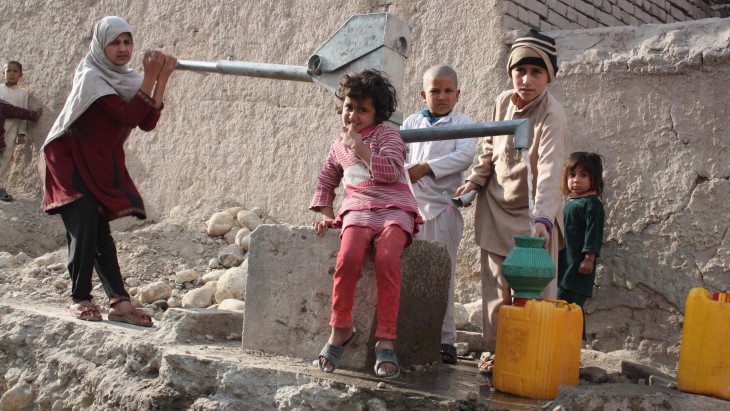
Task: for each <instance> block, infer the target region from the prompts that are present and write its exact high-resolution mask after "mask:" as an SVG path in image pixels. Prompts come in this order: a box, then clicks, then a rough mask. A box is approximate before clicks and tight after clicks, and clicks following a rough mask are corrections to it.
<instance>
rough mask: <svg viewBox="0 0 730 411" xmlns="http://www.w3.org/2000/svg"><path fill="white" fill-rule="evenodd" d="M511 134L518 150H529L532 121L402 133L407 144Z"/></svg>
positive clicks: (468, 125)
mask: <svg viewBox="0 0 730 411" xmlns="http://www.w3.org/2000/svg"><path fill="white" fill-rule="evenodd" d="M510 134H511V135H514V136H515V148H516V149H517V150H528V149H529V148H530V120H528V119H526V118H524V119H520V120H506V121H490V122H485V123H472V124H460V125H457V126H444V127H431V128H420V129H415V130H401V131H400V135H401V138H402V139H403V141H404V142H406V143H417V142H419V141H435V140H456V139H460V138H472V137H485V136H501V135H510Z"/></svg>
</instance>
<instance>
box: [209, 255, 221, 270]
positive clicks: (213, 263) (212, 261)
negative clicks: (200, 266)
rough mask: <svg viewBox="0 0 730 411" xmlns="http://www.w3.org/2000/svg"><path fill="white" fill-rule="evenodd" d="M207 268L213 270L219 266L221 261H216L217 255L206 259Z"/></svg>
mask: <svg viewBox="0 0 730 411" xmlns="http://www.w3.org/2000/svg"><path fill="white" fill-rule="evenodd" d="M208 268H210V269H213V270H215V269H216V268H221V262H220V261H218V257H213V258H211V259H210V261H208Z"/></svg>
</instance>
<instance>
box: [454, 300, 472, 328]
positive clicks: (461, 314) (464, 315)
mask: <svg viewBox="0 0 730 411" xmlns="http://www.w3.org/2000/svg"><path fill="white" fill-rule="evenodd" d="M454 322H455V323H456V329H457V330H461V329H464V327H466V325H467V324H469V311H467V310H466V307H464V304H462V303H454Z"/></svg>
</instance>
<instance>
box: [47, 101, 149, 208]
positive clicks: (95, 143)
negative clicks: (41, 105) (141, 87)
mask: <svg viewBox="0 0 730 411" xmlns="http://www.w3.org/2000/svg"><path fill="white" fill-rule="evenodd" d="M153 104H154V102H153V100H152V99H151V98H150V97H149V96H147V95H146V94H144V93H143V92H142V91H137V94H135V95H134V97H132V99H131V100H130V101H128V102H124V101H123V100H122V99H121V98H120V97H119V96H118V95H116V94H111V95H107V96H103V97H100V98H99V99H97V100H96V101H94V102H93V103H92V104H91V106H89V108H88V109H87V110H86V111H85V112H84V113H83V114H82V115H81V116H80V117H79V118H78V120H76V121H75V122H74V123H73V125H72V126H71V127H70V128H69V130H68V131H67V132H66V133H64V134H63V135H62V136H61V137H59V138H57V139H56V140H54V141H52V142H51V143H49V144H48V145H47V146H46V147H45V151H44V153H45V157H46V180H45V184H44V201H45V211H46V212H48V213H50V214H54V213H56V212H57V211H58V208H60V207H62V206H64V205H66V204H69V203H71V202H73V201H75V200H77V199H79V198H81V197H83V196H85V195H90V196H92V197H93V198H94V200H95V202H96V203H97V205H98V207H99V213H100V214H101V215H102V216H104V217H105V218H106V219H107V220H113V219H116V218H119V217H124V216H128V215H134V216H136V217H138V218H140V219H145V218H146V214H145V210H144V203H143V202H142V197H141V196H140V194H139V191H137V187H135V185H134V182H133V181H132V178H131V176H130V175H129V172H128V171H127V167H126V164H125V156H124V142H125V141H126V139H127V136H128V135H129V131H130V130H131V129H133V128H135V127H139V128H140V129H142V130H145V131H150V130H153V129H154V128H155V126H156V125H157V120H158V119H159V118H160V110H156V109H154V107H153V106H152V105H153Z"/></svg>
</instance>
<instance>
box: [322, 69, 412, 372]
mask: <svg viewBox="0 0 730 411" xmlns="http://www.w3.org/2000/svg"><path fill="white" fill-rule="evenodd" d="M335 95H336V96H337V98H338V100H339V104H338V112H340V113H341V115H342V133H341V135H340V136H339V137H337V138H336V139H335V141H334V142H333V143H332V145H331V146H330V150H329V153H328V154H327V158H326V159H325V163H324V168H323V169H322V171H320V173H319V176H318V179H317V189H316V192H315V194H314V198H313V199H312V203H311V204H310V207H309V208H310V209H311V210H313V211H318V212H320V213H321V214H322V217H323V218H322V219H321V220H318V221H315V222H314V223H312V225H313V227H314V230H315V231H316V232H317V233H318V234H320V235H323V234H324V232H325V230H326V229H327V228H329V227H334V228H341V229H342V231H341V234H340V239H341V240H342V243H341V246H340V251H339V253H338V254H337V265H336V267H335V273H334V285H333V288H332V316H331V319H330V323H329V325H330V326H331V327H332V333H331V334H330V338H329V340H328V341H327V344H325V346H324V348H323V349H322V352H321V353H320V355H319V368H320V369H321V370H322V371H324V372H332V371H334V370H335V369H336V368H337V366H338V364H339V362H340V359H341V358H342V354H343V353H344V350H345V346H346V345H347V343H348V342H349V341H350V340H351V339H352V337H353V335H354V333H355V328H354V327H353V324H352V306H353V304H354V301H355V288H356V286H357V280H358V278H359V276H360V272H361V270H362V263H363V260H364V258H365V254H366V251H367V249H368V248H369V247H371V246H372V247H373V248H374V250H375V276H376V284H377V323H378V325H377V329H376V331H375V337H376V338H377V339H378V342H377V343H376V345H375V350H376V358H377V360H376V363H375V373H376V374H377V375H378V376H380V377H384V378H389V379H391V378H396V377H398V375H400V368H399V367H398V360H397V358H396V355H395V351H394V343H395V339H396V323H397V320H398V304H399V302H400V282H401V272H400V257H401V253H402V252H403V249H404V248H405V247H406V246H408V245H409V244H410V243H411V240H412V237H413V235H414V234H415V233H416V232H417V231H418V229H417V225H418V224H421V223H422V220H421V217H420V216H419V215H418V207H417V205H416V199H415V198H414V197H413V194H412V192H411V190H410V188H409V186H408V182H407V180H406V178H407V174H406V172H405V169H404V168H403V164H404V162H405V158H406V146H405V144H404V143H403V140H401V138H400V134H399V133H398V131H397V130H394V129H392V128H390V127H386V126H384V125H383V124H382V122H383V121H385V120H387V119H388V118H389V117H390V116H391V114H393V112H394V111H395V108H396V103H397V101H396V92H395V87H393V85H392V84H391V83H390V82H389V81H388V79H387V78H386V77H385V76H384V75H383V74H382V73H380V72H379V71H377V70H363V71H361V72H359V73H354V74H346V75H344V76H343V77H342V79H341V80H340V87H339V88H338V90H337V92H336V93H335ZM341 181H344V184H345V198H344V200H343V201H342V206H341V207H340V209H339V212H338V214H337V215H335V214H334V211H333V203H334V199H335V189H336V188H337V187H338V186H339V185H340V182H341Z"/></svg>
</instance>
